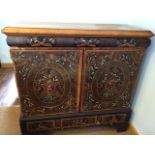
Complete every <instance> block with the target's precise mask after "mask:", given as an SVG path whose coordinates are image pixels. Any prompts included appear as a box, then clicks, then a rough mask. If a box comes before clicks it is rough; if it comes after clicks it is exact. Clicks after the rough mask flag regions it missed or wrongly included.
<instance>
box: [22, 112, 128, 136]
mask: <svg viewBox="0 0 155 155" xmlns="http://www.w3.org/2000/svg"><path fill="white" fill-rule="evenodd" d="M130 114H131V111H127V112H121V113H110V114H105V113H99V114H98V113H97V114H87V113H80V114H79V113H78V114H77V115H76V114H70V115H69V116H68V115H59V116H58V115H57V116H48V117H45V116H44V117H38V118H33V119H32V118H29V119H23V118H21V119H20V127H21V133H22V134H44V135H45V134H51V133H54V131H57V130H64V129H70V128H85V127H94V126H104V125H105V126H113V127H114V128H116V130H117V131H118V132H123V131H126V130H127V128H128V122H129V119H130Z"/></svg>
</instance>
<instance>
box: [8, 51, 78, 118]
mask: <svg viewBox="0 0 155 155" xmlns="http://www.w3.org/2000/svg"><path fill="white" fill-rule="evenodd" d="M11 53H12V58H13V60H14V63H15V68H16V78H17V85H18V89H19V94H20V100H21V110H22V116H24V117H29V116H32V115H42V114H43V115H45V114H59V113H68V112H77V111H78V104H79V93H80V92H79V88H78V87H77V86H78V85H79V82H80V78H79V76H80V73H81V70H80V68H81V51H80V50H32V51H31V50H27V51H26V50H21V51H16V50H13V51H11Z"/></svg>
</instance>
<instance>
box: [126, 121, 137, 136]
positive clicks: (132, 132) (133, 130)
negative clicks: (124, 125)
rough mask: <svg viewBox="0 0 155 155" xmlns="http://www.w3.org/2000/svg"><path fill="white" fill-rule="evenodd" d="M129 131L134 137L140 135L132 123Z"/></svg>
mask: <svg viewBox="0 0 155 155" xmlns="http://www.w3.org/2000/svg"><path fill="white" fill-rule="evenodd" d="M128 130H129V131H130V133H131V134H132V135H139V133H138V131H137V129H136V128H135V127H134V126H133V124H131V123H130V124H129V128H128Z"/></svg>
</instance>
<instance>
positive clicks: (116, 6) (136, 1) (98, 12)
mask: <svg viewBox="0 0 155 155" xmlns="http://www.w3.org/2000/svg"><path fill="white" fill-rule="evenodd" d="M1 4H3V5H1V9H0V11H1V12H0V19H1V20H0V21H1V22H0V28H2V27H4V26H5V25H9V23H10V22H14V21H47V22H49V21H51V22H73V23H80V22H82V23H119V24H130V25H134V26H139V27H142V28H146V29H150V30H152V31H153V32H154V33H155V17H153V15H154V3H153V0H147V1H146V0H143V1H142V0H128V1H125V0H117V1H116V0H115V1H112V0H108V1H107V0H106V1H104V0H64V1H61V0H55V1H54V0H44V1H38V0H37V1H36V0H26V1H21V0H14V1H9V0H1ZM5 39H6V38H5V36H4V35H1V34H0V59H1V60H2V62H4V63H10V62H11V59H10V56H9V52H8V46H7V45H6V41H5ZM154 58H155V38H153V39H152V45H151V46H150V47H149V48H148V50H147V55H146V58H145V60H144V63H143V66H142V70H141V74H140V75H141V76H140V80H139V83H138V86H137V91H136V95H135V97H134V100H133V117H132V120H131V121H132V123H133V124H134V126H135V127H136V128H137V130H138V131H139V133H140V134H155V119H154V118H155V112H154V111H155V95H154V88H155V80H154V79H155V67H154V66H155V61H154Z"/></svg>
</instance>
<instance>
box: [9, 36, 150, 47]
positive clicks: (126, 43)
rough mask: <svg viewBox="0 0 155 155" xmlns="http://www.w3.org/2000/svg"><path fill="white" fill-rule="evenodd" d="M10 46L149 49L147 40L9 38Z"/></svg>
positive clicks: (45, 37) (47, 37) (51, 37)
mask: <svg viewBox="0 0 155 155" xmlns="http://www.w3.org/2000/svg"><path fill="white" fill-rule="evenodd" d="M7 43H8V45H9V46H19V47H147V46H148V45H149V44H150V40H149V39H147V38H103V37H53V36H8V38H7Z"/></svg>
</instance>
